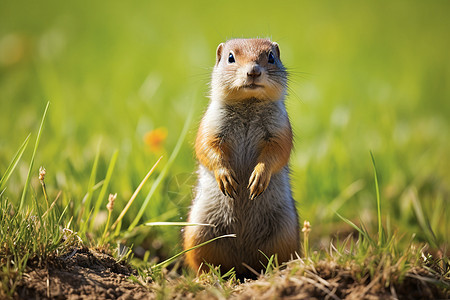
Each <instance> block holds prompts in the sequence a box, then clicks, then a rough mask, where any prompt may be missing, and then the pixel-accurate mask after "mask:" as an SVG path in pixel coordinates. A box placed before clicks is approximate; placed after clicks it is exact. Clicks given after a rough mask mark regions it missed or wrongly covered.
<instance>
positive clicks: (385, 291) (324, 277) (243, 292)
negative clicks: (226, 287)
mask: <svg viewBox="0 0 450 300" xmlns="http://www.w3.org/2000/svg"><path fill="white" fill-rule="evenodd" d="M353 274H354V272H353V271H352V269H351V267H350V268H349V267H345V268H344V267H342V266H339V265H336V264H334V263H330V262H326V261H322V262H320V263H318V264H317V265H315V266H314V267H312V268H309V269H304V268H303V269H302V268H298V267H297V268H296V267H295V264H291V265H290V266H288V267H287V268H285V269H283V270H281V271H279V272H277V274H275V275H273V276H264V277H262V278H260V279H258V280H251V281H247V282H245V283H242V284H238V285H236V286H234V287H233V288H232V292H231V295H230V298H234V299H448V298H449V297H450V291H449V290H448V289H444V288H442V287H441V288H439V287H437V286H436V285H435V284H433V283H431V282H430V281H432V280H433V275H432V274H431V273H430V272H429V271H426V270H425V269H421V268H418V269H417V270H413V272H412V273H410V274H408V275H407V276H406V277H405V278H404V279H403V280H402V281H401V282H397V283H395V284H391V285H389V287H385V286H384V285H382V284H380V283H379V282H380V281H377V280H369V279H368V278H366V279H364V278H362V279H361V278H360V279H356V278H355V277H354V275H353ZM131 275H136V274H135V271H134V270H133V269H132V268H131V267H129V266H127V265H126V264H124V263H118V262H116V260H115V259H114V258H112V257H111V256H109V255H107V254H104V253H100V252H96V251H93V250H88V249H78V250H75V251H74V252H72V253H71V254H69V255H66V256H62V257H54V258H52V259H49V260H48V261H47V262H46V263H40V264H39V263H37V262H31V263H30V264H29V270H28V271H27V273H26V274H25V276H24V277H23V279H22V280H21V282H20V284H19V287H18V288H17V290H16V294H15V298H17V299H154V298H156V297H157V296H158V295H157V292H156V291H157V290H158V288H155V287H152V285H153V284H152V283H150V284H149V285H148V286H147V287H144V286H143V285H141V284H139V283H137V282H134V281H132V280H131V279H130V276H131ZM424 278H428V279H429V280H424ZM180 279H182V278H181V276H180ZM182 281H183V280H176V279H175V280H173V279H170V280H168V282H167V285H168V286H169V289H168V291H169V292H168V293H167V289H166V292H165V294H164V298H172V299H185V298H188V299H217V298H219V297H221V295H222V296H223V294H221V292H220V289H221V288H220V286H219V285H210V286H205V288H204V289H203V290H200V291H196V292H192V291H190V290H189V289H188V288H186V290H183V289H182V288H181V289H180V282H182ZM159 296H161V294H160V295H159Z"/></svg>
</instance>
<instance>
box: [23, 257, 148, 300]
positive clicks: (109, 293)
mask: <svg viewBox="0 0 450 300" xmlns="http://www.w3.org/2000/svg"><path fill="white" fill-rule="evenodd" d="M132 274H133V270H132V269H131V268H129V267H128V266H126V265H124V264H120V263H117V262H116V261H115V260H114V258H112V257H111V256H109V255H107V254H104V253H100V252H95V251H92V250H88V249H77V250H74V252H72V253H71V254H69V255H67V256H65V257H55V258H53V259H49V260H48V261H47V263H46V266H39V265H38V264H37V263H34V265H33V263H31V264H30V271H29V272H27V273H26V274H25V275H24V277H23V279H22V281H21V282H20V284H19V287H18V289H17V294H16V296H17V298H20V299H40V298H41V299H42V298H44V299H47V298H49V299H148V298H149V297H150V296H151V292H150V291H149V290H147V289H146V288H144V287H143V286H141V285H140V284H138V283H134V282H132V281H131V280H129V279H128V277H129V276H130V275H132Z"/></svg>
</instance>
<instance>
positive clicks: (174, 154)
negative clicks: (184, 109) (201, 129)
mask: <svg viewBox="0 0 450 300" xmlns="http://www.w3.org/2000/svg"><path fill="white" fill-rule="evenodd" d="M193 112H194V110H193V109H191V111H190V113H189V115H188V117H187V118H186V121H185V122H184V125H183V130H182V131H181V134H180V137H179V138H178V141H177V144H176V145H175V148H174V149H173V151H172V154H171V155H170V157H169V160H168V161H167V164H166V165H165V166H164V168H163V170H162V171H161V173H160V174H159V176H158V177H157V178H156V180H155V182H154V183H153V185H152V188H151V189H150V192H149V193H148V194H147V197H146V198H145V200H144V203H143V204H142V206H141V209H140V210H139V212H138V213H137V215H136V217H135V218H134V220H133V222H132V223H131V224H130V226H129V227H128V230H132V229H133V228H134V227H136V225H137V223H138V222H139V220H140V219H141V218H142V215H143V214H144V211H145V209H146V208H147V205H148V203H149V201H150V199H151V198H152V196H153V194H154V193H155V191H156V189H157V187H158V186H159V184H160V183H161V182H162V180H163V179H164V177H165V176H166V173H167V171H168V170H169V168H170V167H171V166H172V163H173V162H174V160H175V158H176V157H177V155H178V152H179V151H180V149H181V145H182V144H183V141H184V138H185V137H186V134H187V133H188V129H189V124H191V120H192V115H193Z"/></svg>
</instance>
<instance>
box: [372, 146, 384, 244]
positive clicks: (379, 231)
mask: <svg viewBox="0 0 450 300" xmlns="http://www.w3.org/2000/svg"><path fill="white" fill-rule="evenodd" d="M370 157H372V166H373V173H374V178H375V191H376V193H377V215H378V245H381V244H382V242H383V224H382V223H381V199H380V189H379V187H378V175H377V167H376V166H375V158H374V157H373V153H372V151H370Z"/></svg>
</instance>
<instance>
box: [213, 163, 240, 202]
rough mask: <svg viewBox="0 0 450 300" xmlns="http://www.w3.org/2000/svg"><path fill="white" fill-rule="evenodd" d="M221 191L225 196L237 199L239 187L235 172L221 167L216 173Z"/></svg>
mask: <svg viewBox="0 0 450 300" xmlns="http://www.w3.org/2000/svg"><path fill="white" fill-rule="evenodd" d="M214 175H215V177H216V180H217V183H218V184H219V189H220V190H221V191H222V193H223V194H224V195H225V196H229V197H231V198H233V199H236V197H237V191H236V190H237V187H238V185H239V183H238V181H237V179H236V176H235V175H234V172H233V170H231V169H230V168H225V167H220V168H218V169H217V170H216V171H215V172H214Z"/></svg>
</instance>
